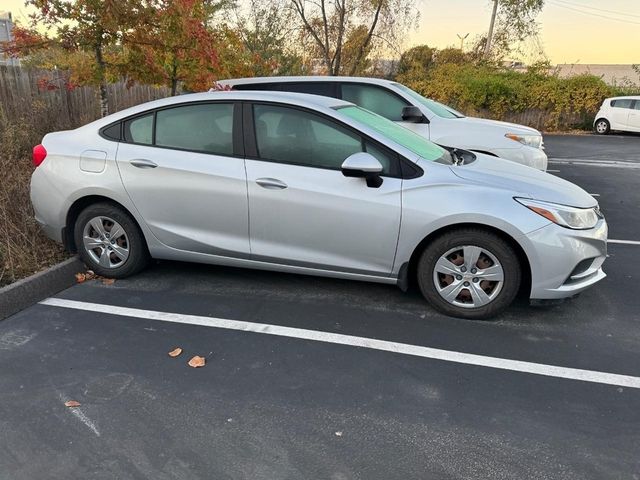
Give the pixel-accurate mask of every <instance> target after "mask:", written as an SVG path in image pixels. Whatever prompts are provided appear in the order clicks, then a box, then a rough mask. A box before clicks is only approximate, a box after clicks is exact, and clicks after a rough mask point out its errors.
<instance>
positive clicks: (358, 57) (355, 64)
mask: <svg viewBox="0 0 640 480" xmlns="http://www.w3.org/2000/svg"><path fill="white" fill-rule="evenodd" d="M496 1H497V0H496ZM382 2H383V0H378V6H377V7H376V13H375V15H374V16H373V22H371V27H370V28H369V32H368V33H367V36H366V38H365V39H364V42H363V43H362V45H360V48H359V49H358V54H357V55H356V58H355V60H354V61H353V65H352V66H351V70H350V71H349V75H351V76H353V75H355V73H356V71H357V70H358V66H359V65H360V62H361V61H362V57H363V56H364V53H365V52H366V50H367V48H368V47H369V43H370V42H371V37H372V36H373V32H375V30H376V26H377V25H378V19H379V18H380V10H382Z"/></svg>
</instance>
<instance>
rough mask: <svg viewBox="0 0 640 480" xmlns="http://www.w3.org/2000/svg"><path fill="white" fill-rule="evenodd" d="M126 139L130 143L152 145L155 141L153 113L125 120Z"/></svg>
mask: <svg viewBox="0 0 640 480" xmlns="http://www.w3.org/2000/svg"><path fill="white" fill-rule="evenodd" d="M124 140H125V142H128V143H140V144H142V145H151V143H152V142H153V113H150V114H148V115H145V116H144V117H136V118H133V119H131V120H127V121H126V122H124Z"/></svg>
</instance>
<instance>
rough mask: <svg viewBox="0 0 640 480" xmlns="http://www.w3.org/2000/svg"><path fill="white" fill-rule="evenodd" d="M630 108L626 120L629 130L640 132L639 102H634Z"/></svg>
mask: <svg viewBox="0 0 640 480" xmlns="http://www.w3.org/2000/svg"><path fill="white" fill-rule="evenodd" d="M631 107H632V108H631V110H630V111H629V120H628V125H629V130H631V131H634V132H640V100H634V103H633V105H632V106H631Z"/></svg>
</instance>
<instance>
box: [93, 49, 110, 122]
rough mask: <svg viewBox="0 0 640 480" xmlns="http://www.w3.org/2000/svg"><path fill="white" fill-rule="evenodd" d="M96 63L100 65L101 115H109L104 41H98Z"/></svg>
mask: <svg viewBox="0 0 640 480" xmlns="http://www.w3.org/2000/svg"><path fill="white" fill-rule="evenodd" d="M96 64H97V66H98V81H99V91H100V116H101V117H106V116H107V115H109V100H108V98H107V81H106V79H105V70H106V67H105V62H104V58H103V57H102V42H101V41H98V42H97V43H96Z"/></svg>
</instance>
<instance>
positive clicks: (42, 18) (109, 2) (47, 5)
mask: <svg viewBox="0 0 640 480" xmlns="http://www.w3.org/2000/svg"><path fill="white" fill-rule="evenodd" d="M26 4H27V5H31V6H33V7H35V9H36V12H35V13H34V14H33V15H32V16H31V18H32V22H33V26H34V27H35V26H37V25H38V26H41V25H44V26H46V27H48V28H50V29H52V30H53V31H54V34H55V39H56V41H57V42H59V45H60V46H61V47H62V48H63V49H65V50H67V51H71V52H84V53H85V54H88V55H91V58H92V60H93V61H92V65H91V68H90V78H89V79H87V80H88V82H87V83H94V84H95V85H97V86H98V87H99V93H100V113H101V115H102V116H105V115H107V114H108V113H109V107H108V102H107V86H106V83H107V69H108V66H109V61H108V59H107V55H108V54H109V51H113V50H114V49H118V48H120V47H121V45H122V41H123V38H124V36H125V34H126V32H128V31H129V30H130V29H132V28H134V27H136V26H137V25H140V24H144V23H146V22H147V18H148V17H149V15H150V12H151V11H152V10H153V9H152V6H151V5H150V3H149V2H146V1H143V0H27V1H26Z"/></svg>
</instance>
